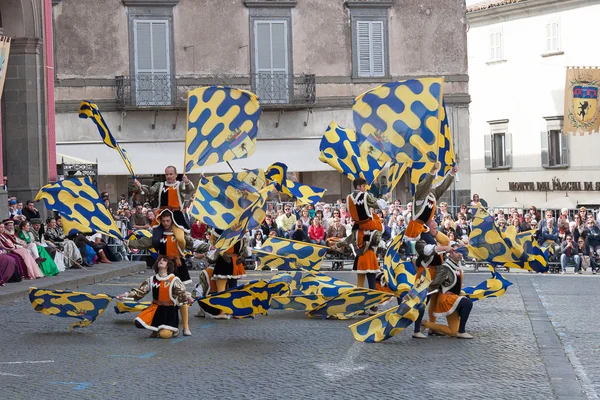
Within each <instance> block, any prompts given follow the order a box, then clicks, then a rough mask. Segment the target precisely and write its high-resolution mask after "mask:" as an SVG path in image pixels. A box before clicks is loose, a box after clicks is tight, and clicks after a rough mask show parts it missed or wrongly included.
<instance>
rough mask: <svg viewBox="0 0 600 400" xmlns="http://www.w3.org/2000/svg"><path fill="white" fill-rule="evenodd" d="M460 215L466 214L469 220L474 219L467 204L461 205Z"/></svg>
mask: <svg viewBox="0 0 600 400" xmlns="http://www.w3.org/2000/svg"><path fill="white" fill-rule="evenodd" d="M459 214H460V215H464V216H465V218H466V219H467V221H470V220H472V219H473V214H472V213H471V211H469V209H468V208H467V205H466V204H461V205H460V211H459Z"/></svg>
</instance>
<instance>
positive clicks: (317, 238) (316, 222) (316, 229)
mask: <svg viewBox="0 0 600 400" xmlns="http://www.w3.org/2000/svg"><path fill="white" fill-rule="evenodd" d="M308 239H309V241H310V242H311V243H312V244H319V245H321V246H325V229H324V228H323V225H321V219H320V218H318V217H315V218H314V219H313V221H312V225H311V226H310V227H309V228H308Z"/></svg>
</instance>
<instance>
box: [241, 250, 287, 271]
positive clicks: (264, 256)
mask: <svg viewBox="0 0 600 400" xmlns="http://www.w3.org/2000/svg"><path fill="white" fill-rule="evenodd" d="M252 253H254V254H256V259H257V261H258V269H263V268H269V269H277V270H279V271H293V270H296V269H298V267H297V266H296V263H297V262H298V258H296V257H283V256H279V255H277V254H271V253H265V252H264V251H262V250H256V249H253V250H252Z"/></svg>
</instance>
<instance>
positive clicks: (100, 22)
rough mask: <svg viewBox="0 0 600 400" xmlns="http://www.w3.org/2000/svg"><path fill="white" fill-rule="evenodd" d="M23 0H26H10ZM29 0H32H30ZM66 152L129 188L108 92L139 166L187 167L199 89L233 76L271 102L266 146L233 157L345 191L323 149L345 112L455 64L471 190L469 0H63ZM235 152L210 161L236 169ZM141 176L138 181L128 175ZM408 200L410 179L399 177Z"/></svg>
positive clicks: (59, 63)
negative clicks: (190, 112)
mask: <svg viewBox="0 0 600 400" xmlns="http://www.w3.org/2000/svg"><path fill="white" fill-rule="evenodd" d="M11 1H16V0H11ZM22 1H25V0H22ZM54 3H55V5H54V7H53V20H54V55H55V97H56V150H57V158H58V162H59V163H60V161H61V159H63V158H65V159H69V160H73V159H75V160H77V159H80V160H82V161H92V162H95V161H96V160H97V163H98V188H99V190H100V191H107V192H109V194H110V195H111V197H112V199H116V198H117V197H118V195H119V194H121V193H125V192H126V191H127V190H128V181H129V179H128V177H127V170H126V169H125V167H124V165H123V164H122V162H121V161H120V159H119V157H118V155H117V153H116V152H114V151H113V150H111V149H109V148H108V147H106V146H105V145H103V144H102V143H101V141H100V139H99V136H98V133H97V130H96V128H95V126H94V125H93V124H92V123H91V122H90V121H86V120H81V119H79V118H78V114H77V110H78V106H79V102H80V101H81V100H82V99H86V100H90V101H94V102H96V103H97V104H98V105H99V107H100V110H101V111H102V113H103V115H104V117H105V119H106V121H107V123H108V124H109V126H110V128H111V130H112V133H113V135H114V136H115V137H116V139H117V140H118V141H119V142H120V143H121V145H122V147H124V148H125V149H126V150H127V152H128V153H129V155H130V158H131V160H132V162H133V165H134V166H135V168H136V172H137V174H139V175H141V176H146V177H147V179H152V178H153V177H155V176H156V175H159V174H162V173H163V171H164V167H165V166H167V165H171V164H172V165H175V166H177V167H179V168H182V167H183V153H184V137H185V125H186V100H187V91H189V90H191V89H193V88H197V87H201V86H206V85H214V84H220V85H228V86H232V87H239V88H243V89H248V90H251V91H253V92H254V93H256V94H257V95H258V96H259V98H260V99H261V104H262V105H263V109H264V112H263V115H262V117H261V122H260V124H261V125H260V129H259V134H258V145H257V151H256V153H255V154H254V155H253V156H252V157H250V158H247V159H244V160H236V161H234V162H232V163H231V164H232V166H233V167H234V168H235V169H236V170H240V169H241V168H259V167H260V168H266V167H267V166H268V165H270V164H271V163H273V162H277V161H280V162H284V163H286V164H287V165H288V167H289V170H290V171H291V172H297V173H298V175H299V178H300V181H302V182H304V183H307V184H312V185H315V186H320V187H324V188H326V189H327V192H326V195H325V199H326V200H328V201H333V200H335V199H338V198H341V197H344V196H345V195H346V194H347V193H348V192H349V191H350V182H349V181H348V180H347V179H346V178H344V177H342V176H341V174H339V173H337V172H336V171H333V170H332V169H331V168H330V167H329V166H327V165H326V164H323V163H321V162H320V161H319V160H318V155H319V143H320V139H321V137H322V135H323V133H324V132H325V130H326V128H327V126H328V125H329V123H330V122H331V121H332V120H335V121H336V122H337V123H338V124H340V125H341V126H344V127H348V128H353V127H354V124H353V121H352V102H353V99H354V97H355V96H357V95H359V94H361V93H362V92H364V91H366V90H368V89H370V88H373V87H375V86H377V85H380V84H382V83H385V82H389V81H393V80H401V79H407V78H413V77H426V76H444V78H445V81H446V85H445V88H444V92H445V101H446V104H447V107H448V111H449V117H450V123H451V127H452V130H453V134H454V138H455V149H456V151H457V153H458V158H459V160H460V168H461V173H460V179H459V181H458V182H457V183H456V185H455V188H454V189H455V190H453V191H452V196H451V199H455V201H457V202H461V201H462V199H465V198H467V197H468V196H469V195H470V171H469V162H468V158H469V154H470V150H469V143H470V140H469V108H468V107H469V102H470V96H469V91H468V85H469V78H468V74H467V36H466V17H465V3H464V0H451V1H444V2H439V1H433V0H429V1H425V2H419V4H416V3H415V2H411V1H406V0H385V1H382V0H348V1H342V0H218V1H216V0H103V1H97V0H62V1H54ZM227 171H229V167H228V166H227V165H226V164H223V165H220V164H219V165H213V166H208V167H206V168H205V169H204V172H205V173H218V172H227ZM129 184H130V182H129ZM397 196H398V197H399V198H401V199H402V200H404V201H406V200H407V198H408V197H409V196H408V195H407V193H406V183H402V184H401V187H400V188H399V189H398V190H397Z"/></svg>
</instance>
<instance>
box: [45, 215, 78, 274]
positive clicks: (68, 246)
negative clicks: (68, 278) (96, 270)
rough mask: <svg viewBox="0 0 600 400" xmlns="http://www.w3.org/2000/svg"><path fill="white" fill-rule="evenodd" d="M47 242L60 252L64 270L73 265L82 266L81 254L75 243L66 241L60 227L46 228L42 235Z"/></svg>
mask: <svg viewBox="0 0 600 400" xmlns="http://www.w3.org/2000/svg"><path fill="white" fill-rule="evenodd" d="M44 238H45V239H46V241H47V242H50V243H52V244H53V245H54V246H55V247H56V248H57V249H59V250H62V253H63V255H64V260H63V261H64V264H65V268H71V267H72V266H73V265H74V264H75V263H78V264H82V263H83V259H82V257H81V252H80V251H79V249H78V248H77V245H75V242H73V241H72V240H68V239H67V238H66V236H65V233H64V231H63V228H62V227H61V226H58V225H56V226H54V227H53V228H51V227H47V228H46V232H45V233H44Z"/></svg>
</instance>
